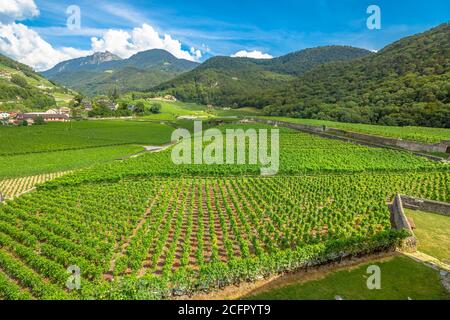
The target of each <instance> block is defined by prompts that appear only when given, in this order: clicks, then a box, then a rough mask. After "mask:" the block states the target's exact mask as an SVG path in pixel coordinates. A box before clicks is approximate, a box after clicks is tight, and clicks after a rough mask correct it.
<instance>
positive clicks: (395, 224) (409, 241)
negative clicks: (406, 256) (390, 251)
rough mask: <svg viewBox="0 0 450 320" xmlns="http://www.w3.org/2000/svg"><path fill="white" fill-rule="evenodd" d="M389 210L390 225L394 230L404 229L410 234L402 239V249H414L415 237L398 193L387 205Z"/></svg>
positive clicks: (415, 244) (415, 245)
mask: <svg viewBox="0 0 450 320" xmlns="http://www.w3.org/2000/svg"><path fill="white" fill-rule="evenodd" d="M389 210H390V212H391V226H392V228H394V229H396V230H406V231H408V232H409V234H410V235H411V236H410V237H408V238H406V239H405V240H403V243H402V249H404V250H406V251H416V247H417V239H416V237H415V236H414V232H413V230H412V228H411V225H410V224H409V221H408V219H407V218H406V216H405V211H404V210H403V203H402V198H401V196H400V195H396V196H395V199H394V202H393V203H392V204H390V205H389Z"/></svg>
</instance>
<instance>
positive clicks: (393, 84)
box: [262, 23, 450, 128]
mask: <svg viewBox="0 0 450 320" xmlns="http://www.w3.org/2000/svg"><path fill="white" fill-rule="evenodd" d="M262 99H263V100H265V103H267V104H269V105H270V106H268V107H266V109H265V110H266V111H267V113H268V114H271V115H288V116H294V117H302V118H317V119H324V120H338V121H344V122H363V123H378V124H386V125H420V126H435V127H447V128H448V127H450V24H448V23H447V24H443V25H441V26H439V27H437V28H434V29H432V30H430V31H428V32H425V33H422V34H418V35H415V36H412V37H408V38H405V39H402V40H400V41H398V42H395V43H394V44H392V45H389V46H387V47H386V48H385V49H383V50H382V51H380V52H379V53H377V54H375V55H371V56H368V57H365V58H362V59H359V60H355V61H351V62H346V63H335V64H329V65H323V66H319V67H317V68H315V69H314V70H312V71H311V72H308V73H306V74H305V75H304V76H303V77H301V78H299V79H297V80H295V81H293V82H292V83H291V84H290V85H289V86H285V87H284V88H281V90H280V89H277V90H269V91H267V92H266V93H265V95H264V97H263V98H262Z"/></svg>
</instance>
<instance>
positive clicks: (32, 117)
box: [16, 112, 70, 124]
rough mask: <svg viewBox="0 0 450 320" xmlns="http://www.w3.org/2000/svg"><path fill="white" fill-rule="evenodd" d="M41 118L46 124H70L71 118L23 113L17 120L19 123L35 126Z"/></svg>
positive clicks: (61, 115)
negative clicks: (25, 122) (23, 122)
mask: <svg viewBox="0 0 450 320" xmlns="http://www.w3.org/2000/svg"><path fill="white" fill-rule="evenodd" d="M39 117H41V118H42V119H44V121H45V122H68V121H70V117H69V116H68V115H67V114H49V113H43V112H33V113H23V114H19V115H18V116H17V118H16V120H17V121H19V122H20V121H27V122H28V123H29V124H33V123H34V122H35V121H36V119H37V118H39Z"/></svg>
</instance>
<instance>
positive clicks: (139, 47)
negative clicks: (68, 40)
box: [91, 23, 202, 61]
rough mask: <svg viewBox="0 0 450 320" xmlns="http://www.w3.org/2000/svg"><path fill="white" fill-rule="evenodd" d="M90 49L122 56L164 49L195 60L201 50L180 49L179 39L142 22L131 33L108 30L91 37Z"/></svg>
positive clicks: (178, 56)
mask: <svg viewBox="0 0 450 320" xmlns="http://www.w3.org/2000/svg"><path fill="white" fill-rule="evenodd" d="M91 42H92V50H93V51H94V52H98V51H109V52H111V53H114V54H116V55H118V56H120V57H122V58H129V57H131V56H132V55H134V54H136V53H138V52H140V51H145V50H150V49H164V50H167V51H168V52H170V53H172V54H173V55H174V56H175V57H177V58H179V59H186V60H191V61H196V60H198V59H200V58H201V57H202V52H201V51H200V50H198V49H195V48H191V49H190V50H189V51H187V50H183V49H182V44H181V42H180V41H178V40H175V39H173V38H172V37H171V36H170V35H168V34H165V35H164V36H161V35H160V34H159V33H158V32H157V31H156V30H155V29H154V28H153V27H152V26H150V25H148V24H145V23H144V24H143V25H142V27H137V28H134V29H133V30H132V31H131V33H130V32H128V31H124V30H113V29H110V30H108V31H107V32H106V33H105V34H104V35H103V37H102V38H97V37H93V38H92V39H91Z"/></svg>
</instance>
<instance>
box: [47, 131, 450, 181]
mask: <svg viewBox="0 0 450 320" xmlns="http://www.w3.org/2000/svg"><path fill="white" fill-rule="evenodd" d="M230 128H231V129H234V128H243V129H246V128H270V127H268V126H263V125H225V126H222V127H221V129H222V130H226V129H230ZM171 152H172V150H171V149H168V150H165V151H163V152H160V153H157V154H146V155H144V156H141V157H138V158H134V159H130V160H129V161H126V162H115V163H111V164H108V165H99V166H93V167H92V168H89V169H86V170H83V171H82V172H77V174H75V175H67V176H65V177H63V178H62V179H57V180H56V181H55V182H54V184H56V185H57V184H64V185H67V184H78V183H81V182H86V181H119V180H120V179H122V178H123V177H150V176H183V175H188V176H192V175H194V176H229V175H259V174H260V173H261V168H260V166H259V165H250V164H247V165H200V166H199V165H175V164H173V161H172V159H171ZM246 158H248V149H247V150H246ZM448 168H449V164H448V163H437V162H433V161H430V160H428V159H426V158H421V157H417V156H414V155H412V154H410V153H408V152H402V151H395V150H389V149H383V148H370V147H365V146H360V145H355V144H351V143H345V142H342V141H337V140H329V139H325V138H320V137H317V136H314V135H310V134H307V133H301V132H295V131H292V130H289V129H280V170H279V173H280V174H282V175H292V174H318V173H322V174H325V173H359V172H402V171H411V170H418V171H435V170H448Z"/></svg>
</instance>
